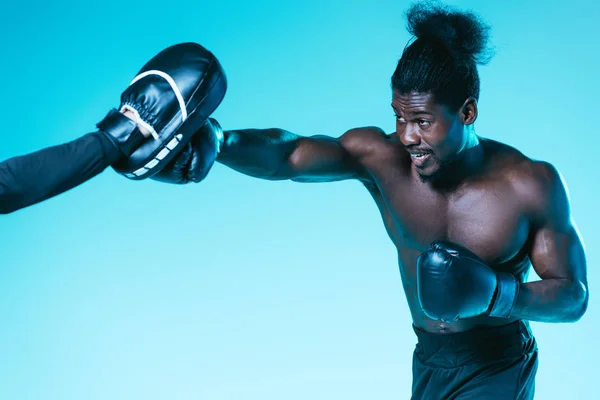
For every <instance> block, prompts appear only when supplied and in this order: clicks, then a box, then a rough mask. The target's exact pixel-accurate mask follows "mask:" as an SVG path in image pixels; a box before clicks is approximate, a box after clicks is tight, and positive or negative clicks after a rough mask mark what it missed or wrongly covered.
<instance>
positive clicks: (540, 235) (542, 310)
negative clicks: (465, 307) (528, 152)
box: [512, 164, 589, 322]
mask: <svg viewBox="0 0 600 400" xmlns="http://www.w3.org/2000/svg"><path fill="white" fill-rule="evenodd" d="M543 168H544V169H545V175H547V179H546V180H547V184H546V186H547V188H548V189H549V190H544V191H543V192H542V193H537V195H538V196H539V197H538V199H539V202H540V206H539V207H538V212H537V216H536V217H535V219H536V221H535V223H536V226H535V233H534V238H533V248H532V250H531V252H530V258H531V262H532V265H533V268H534V270H535V271H536V273H537V274H538V276H539V277H540V278H541V280H540V281H536V282H528V283H523V284H521V285H520V287H519V292H518V295H517V299H516V302H515V308H514V310H513V313H512V314H513V316H514V317H517V318H521V319H527V320H531V321H540V322H574V321H577V320H579V319H580V318H581V317H582V316H583V314H584V313H585V311H586V309H587V304H588V298H589V293H588V284H587V265H586V256H585V249H584V247H583V242H582V240H581V238H580V236H579V233H578V232H577V229H576V227H575V224H574V223H573V221H572V220H571V215H570V211H569V199H568V196H567V193H566V189H565V187H564V184H563V182H562V180H561V178H560V175H559V174H558V172H557V171H556V170H554V168H552V167H551V166H549V165H548V164H545V165H544V164H543Z"/></svg>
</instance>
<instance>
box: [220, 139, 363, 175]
mask: <svg viewBox="0 0 600 400" xmlns="http://www.w3.org/2000/svg"><path fill="white" fill-rule="evenodd" d="M359 135H360V133H359V132H358V130H350V131H348V132H346V133H345V134H344V135H342V136H341V137H340V138H333V137H329V136H320V135H319V136H310V137H305V136H300V135H297V134H294V133H291V132H288V131H285V130H283V129H243V130H231V131H225V132H224V143H223V148H222V150H221V152H220V153H219V156H218V158H217V161H218V162H220V163H222V164H224V165H227V166H228V167H230V168H233V169H234V170H236V171H239V172H241V173H243V174H246V175H249V176H253V177H256V178H261V179H269V180H285V179H291V180H293V181H297V182H331V181H338V180H343V179H353V178H360V177H362V176H364V175H365V174H364V171H363V170H362V168H361V166H360V162H359V160H358V159H357V156H356V154H355V153H354V152H351V151H349V150H348V148H349V147H351V146H353V145H356V142H357V140H360V139H359Z"/></svg>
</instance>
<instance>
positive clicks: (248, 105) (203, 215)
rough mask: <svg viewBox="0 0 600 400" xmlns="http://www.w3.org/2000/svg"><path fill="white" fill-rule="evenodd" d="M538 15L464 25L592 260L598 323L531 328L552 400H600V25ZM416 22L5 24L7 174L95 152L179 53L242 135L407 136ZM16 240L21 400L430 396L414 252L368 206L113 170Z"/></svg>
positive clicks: (583, 5)
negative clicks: (20, 163)
mask: <svg viewBox="0 0 600 400" xmlns="http://www.w3.org/2000/svg"><path fill="white" fill-rule="evenodd" d="M539 3H540V2H537V1H533V0H531V1H522V0H521V1H513V0H511V1H502V2H482V1H454V2H452V3H451V4H455V5H458V6H460V7H466V8H473V9H475V10H476V11H477V12H479V13H480V14H481V16H482V17H484V19H485V20H487V21H488V22H489V23H490V24H491V25H492V26H493V41H494V44H495V45H496V47H497V51H498V53H497V56H496V57H495V58H494V59H493V60H492V62H491V64H490V65H489V66H487V67H483V68H481V70H480V73H481V78H482V95H481V99H480V116H479V119H478V122H477V124H476V127H477V130H478V132H479V133H480V134H481V135H483V136H487V137H491V138H494V139H498V140H501V141H504V142H507V143H509V144H511V145H515V146H517V147H518V148H520V149H521V150H522V151H524V152H525V153H526V154H528V155H530V156H532V157H535V158H539V159H544V160H548V161H550V162H552V163H554V164H555V165H556V166H557V167H558V168H559V169H560V171H561V172H562V173H563V175H564V177H565V179H566V181H567V183H568V185H569V189H570V193H571V199H572V205H573V215H574V218H575V219H576V221H577V222H578V225H579V227H580V230H581V232H582V234H583V237H584V239H585V242H586V245H587V251H588V262H589V279H590V282H591V283H590V287H591V292H592V297H591V302H590V306H589V311H588V313H587V314H586V315H585V317H584V318H583V319H582V320H581V321H579V322H577V323H576V324H556V325H555V324H541V323H533V324H532V325H533V329H534V332H535V334H536V335H537V338H538V341H539V347H540V349H541V355H540V367H539V373H538V379H537V393H538V396H537V398H540V399H566V398H569V399H575V398H586V399H592V398H600V389H599V385H598V382H597V377H598V372H597V371H598V369H599V367H598V362H599V361H598V360H599V358H600V357H599V356H600V351H599V350H598V344H597V343H598V337H597V335H598V332H599V331H600V322H599V321H600V314H599V311H598V305H599V303H598V302H597V301H596V297H595V295H594V294H595V288H596V285H595V282H596V281H597V279H598V278H599V277H600V276H599V273H598V262H599V261H600V259H599V254H598V251H597V249H598V238H599V235H598V233H597V232H598V230H597V225H598V220H599V219H598V214H597V210H596V206H597V199H598V195H599V194H600V191H599V188H598V185H599V182H600V179H599V178H600V172H599V170H598V168H597V161H596V158H595V157H597V151H598V148H599V147H600V132H599V131H598V126H597V119H598V109H599V104H598V103H599V102H598V100H597V99H598V98H597V94H598V92H599V89H600V87H599V83H598V75H597V74H598V71H599V70H600V62H599V60H600V59H599V56H598V37H600V29H599V25H600V24H599V23H598V19H597V18H598V15H600V6H599V3H598V2H596V1H592V0H588V1H585V0H571V1H568V2H565V1H546V2H544V5H543V6H541V7H540V5H539ZM17 4H18V5H17ZM408 4H409V3H408V2H405V1H368V2H366V1H358V0H356V1H353V0H350V1H348V0H346V1H341V0H340V1H326V2H323V1H318V0H301V1H286V2H279V1H231V0H219V1H211V2H208V1H178V2H166V1H164V2H160V1H152V0H147V1H127V2H117V1H95V2H80V1H56V2H46V1H39V0H38V1H31V0H22V1H20V2H16V1H14V2H2V5H1V6H0V45H1V47H0V48H1V54H2V61H1V62H0V76H1V77H2V83H1V85H2V96H1V97H0V119H1V120H2V128H1V130H0V134H1V138H2V145H1V146H0V159H6V158H9V157H12V156H15V155H19V154H24V153H27V152H31V151H34V150H37V149H40V148H43V147H46V146H50V145H54V144H59V143H63V142H66V141H69V140H72V139H75V138H77V137H79V136H80V135H82V134H84V133H86V132H89V131H91V130H93V129H94V124H95V123H96V122H97V121H98V120H99V119H100V118H102V117H103V116H104V115H105V113H106V112H107V111H108V109H109V108H111V107H114V106H116V105H117V104H118V100H119V95H120V92H121V91H122V90H123V89H124V88H125V87H126V86H127V85H128V83H129V81H130V79H131V78H132V77H133V76H134V75H135V73H136V71H137V70H138V69H139V68H140V67H141V65H143V63H144V62H145V61H146V60H147V59H148V58H150V57H152V56H153V55H154V54H155V53H157V52H158V51H160V50H161V49H163V48H164V47H167V46H169V45H172V44H174V43H177V42H182V41H197V42H199V43H201V44H203V45H205V46H206V47H208V48H209V49H211V50H212V51H213V52H215V54H216V55H217V56H218V57H219V59H220V60H221V62H222V64H223V66H224V68H225V69H226V72H227V75H228V80H229V90H228V93H227V96H226V99H225V101H224V102H223V104H222V106H221V107H220V108H219V109H218V110H217V112H216V114H215V116H216V117H217V118H218V119H219V120H220V121H221V123H222V124H223V126H224V127H225V128H229V129H232V128H267V127H281V128H286V129H288V130H291V131H293V132H297V133H300V134H317V133H319V134H328V135H332V136H338V135H340V134H341V133H343V132H344V131H345V130H347V129H349V128H352V127H357V126H365V125H378V126H381V127H382V128H384V129H385V130H387V131H389V132H391V131H393V129H394V119H393V116H392V110H391V108H390V106H389V103H390V98H391V92H390V88H389V78H390V76H391V74H392V72H393V70H394V67H395V63H396V62H397V60H398V58H399V57H400V55H401V52H402V49H403V47H404V45H405V44H406V42H407V40H408V39H409V36H408V34H407V33H406V31H405V27H404V19H403V12H404V10H405V9H406V8H407V6H408ZM0 219H1V230H0V399H7V400H29V399H44V400H53V399H60V400H71V399H86V400H95V399H98V400H100V399H102V400H106V399H112V400H119V399H128V400H130V399H149V400H152V399H177V400H179V399H181V400H184V399H211V400H213V399H214V400H220V399H228V400H229V399H244V400H246V399H263V400H265V399H335V398H340V399H342V398H343V399H397V398H407V397H408V396H409V392H410V382H411V353H412V350H413V346H414V344H415V338H414V335H413V332H412V330H411V323H410V316H409V312H408V309H407V306H406V302H405V298H404V294H403V292H402V286H401V283H400V277H399V273H398V268H397V265H396V256H395V251H394V248H393V246H392V244H391V243H390V242H389V240H388V239H387V237H386V234H385V232H384V229H383V225H382V223H381V222H380V219H379V215H378V212H377V210H376V208H375V206H374V204H372V202H371V200H370V198H369V196H368V194H367V193H366V191H364V190H363V189H362V187H361V186H360V185H359V184H357V183H354V182H342V183H335V184H312V185H311V184H298V183H289V182H278V183H274V182H266V181H260V180H258V179H253V178H249V177H246V176H243V175H241V174H238V173H235V172H234V171H232V170H229V169H227V168H226V167H223V166H221V165H217V166H216V167H215V168H214V170H213V171H212V173H211V175H210V177H209V178H208V179H207V180H206V181H205V182H203V183H202V184H199V185H188V186H186V187H175V186H168V185H165V184H161V183H156V182H151V181H147V182H131V181H128V180H126V179H124V178H122V177H120V176H117V175H116V174H115V173H113V172H112V171H111V170H107V171H106V172H105V173H103V174H102V175H100V176H99V177H97V178H95V179H93V180H91V181H89V182H87V183H85V184H84V185H82V186H80V187H78V188H76V189H74V190H72V191H70V192H68V193H66V194H63V195H61V196H59V197H57V198H54V199H51V200H49V201H47V202H44V203H43V204H39V205H36V206H34V207H31V208H28V209H25V210H22V211H19V212H17V213H14V214H11V215H8V216H2V217H1V218H0ZM532 279H537V278H536V277H535V276H532Z"/></svg>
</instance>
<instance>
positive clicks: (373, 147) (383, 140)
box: [340, 126, 394, 155]
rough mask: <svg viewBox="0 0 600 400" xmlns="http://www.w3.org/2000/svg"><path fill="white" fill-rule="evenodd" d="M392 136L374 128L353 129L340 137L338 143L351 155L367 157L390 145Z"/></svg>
mask: <svg viewBox="0 0 600 400" xmlns="http://www.w3.org/2000/svg"><path fill="white" fill-rule="evenodd" d="M393 141H394V136H393V135H389V134H386V133H385V131H383V129H381V128H378V127H375V126H365V127H359V128H353V129H350V130H348V131H346V132H345V133H344V134H343V135H342V136H341V137H340V143H341V144H342V146H343V147H344V148H345V149H346V150H347V151H348V152H350V153H351V154H354V155H367V154H369V153H372V152H373V151H377V150H378V149H381V148H382V147H384V146H387V145H390V144H392V143H393Z"/></svg>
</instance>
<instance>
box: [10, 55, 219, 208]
mask: <svg viewBox="0 0 600 400" xmlns="http://www.w3.org/2000/svg"><path fill="white" fill-rule="evenodd" d="M225 90H226V79H225V74H224V72H223V70H222V68H221V66H220V64H219V62H218V60H217V59H216V58H215V57H214V56H213V54H212V53H210V52H209V51H208V50H206V49H205V48H203V47H202V46H200V45H198V44H196V43H181V44H178V45H174V46H171V47H168V48H167V49H164V50H163V51H161V52H160V53H159V54H157V55H156V56H155V57H153V58H152V59H151V60H150V61H148V62H147V63H146V64H145V65H144V67H143V68H142V69H141V70H140V72H139V73H138V75H137V76H136V77H135V79H134V80H133V81H132V83H131V85H130V86H129V87H128V88H127V90H125V91H124V92H123V94H122V95H121V105H120V107H119V110H111V112H109V113H108V115H107V116H106V117H105V118H104V119H103V120H102V121H101V122H100V123H99V124H98V131H96V132H92V133H88V134H86V135H84V136H82V137H80V138H79V139H76V140H73V141H71V142H69V143H65V144H62V145H59V146H53V147H49V148H46V149H42V150H40V151H37V152H34V153H30V154H27V155H23V156H20V157H14V158H11V159H9V160H6V161H4V162H2V163H0V214H8V213H11V212H14V211H17V210H19V209H22V208H24V207H27V206H30V205H33V204H36V203H39V202H41V201H43V200H46V199H48V198H51V197H54V196H56V195H58V194H60V193H63V192H65V191H67V190H69V189H72V188H74V187H76V186H78V185H80V184H82V183H83V182H85V181H87V180H89V179H91V178H93V177H94V176H96V175H98V174H99V173H101V172H102V171H104V170H105V169H106V168H107V167H108V166H113V168H114V169H115V170H116V171H117V172H119V173H121V174H123V175H125V176H127V177H128V178H131V179H142V178H145V177H150V176H152V177H153V178H154V179H157V180H163V179H166V178H169V179H171V175H172V174H173V172H172V171H171V170H172V169H173V168H174V167H177V166H178V165H179V164H177V161H176V160H173V158H175V156H181V155H185V154H187V153H190V151H191V150H192V148H193V149H194V156H195V157H196V158H195V159H194V162H193V163H191V164H188V165H187V167H188V168H189V171H188V170H187V169H186V173H187V174H186V176H185V178H186V179H188V180H192V181H196V182H198V181H200V180H202V179H203V178H204V176H205V175H206V173H207V172H208V168H209V167H210V166H211V165H212V163H213V162H214V159H215V158H216V154H217V151H218V138H214V139H211V140H207V139H206V138H205V136H206V132H207V130H206V129H205V128H204V127H203V124H204V123H205V122H206V119H207V118H208V116H209V115H210V114H211V113H212V112H213V111H214V110H215V109H216V108H217V106H218V105H219V103H220V102H221V100H222V99H223V96H224V95H225ZM211 132H212V131H211ZM150 136H153V137H154V140H147V138H149V137H150ZM193 136H195V138H193ZM212 136H214V135H211V137H212ZM165 166H169V167H170V169H171V170H168V171H166V172H162V168H164V167H165Z"/></svg>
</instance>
